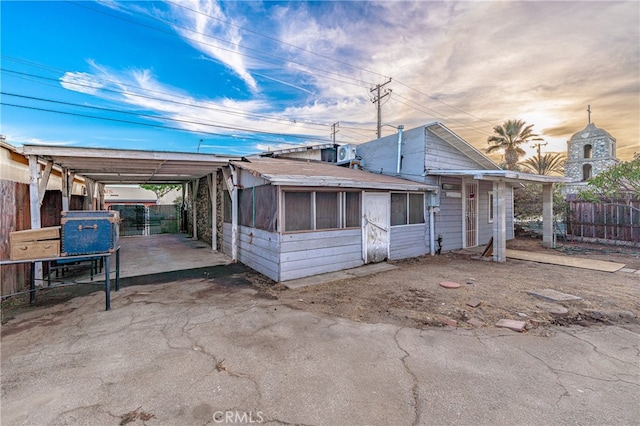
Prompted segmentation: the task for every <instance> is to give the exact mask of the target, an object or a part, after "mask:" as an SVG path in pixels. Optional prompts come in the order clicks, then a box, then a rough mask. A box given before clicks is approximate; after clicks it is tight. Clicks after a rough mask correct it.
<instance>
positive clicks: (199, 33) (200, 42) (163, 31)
mask: <svg viewBox="0 0 640 426" xmlns="http://www.w3.org/2000/svg"><path fill="white" fill-rule="evenodd" d="M65 2H66V3H70V4H73V5H75V6H79V7H83V8H85V9H88V10H91V11H94V12H96V13H101V14H104V15H107V16H111V17H114V18H116V19H120V20H122V21H125V22H129V23H132V24H134V25H138V26H142V27H145V28H149V29H151V30H154V31H158V32H161V33H165V34H169V35H171V36H175V33H173V32H171V31H167V30H163V29H161V28H158V27H154V26H152V25H147V24H144V23H142V22H137V21H134V20H132V19H127V18H125V17H122V16H119V15H115V14H112V13H107V12H105V11H103V10H97V9H94V8H92V7H88V6H86V5H83V4H78V3H76V2H73V1H69V0H65ZM147 17H149V18H150V19H153V20H156V21H159V22H162V23H165V24H168V25H173V26H175V27H178V28H181V29H183V30H186V31H189V32H191V33H194V34H198V35H202V36H205V37H207V38H210V39H213V40H218V41H221V42H223V43H227V44H229V45H232V46H236V47H242V48H244V49H245V50H247V51H252V52H257V53H259V54H260V55H263V56H266V57H270V58H274V59H280V60H282V61H284V63H285V65H284V66H285V67H287V68H291V69H294V68H292V67H291V66H290V64H295V65H299V66H301V67H304V68H309V69H313V70H316V71H320V72H323V73H326V74H329V75H335V76H338V77H341V78H346V79H349V80H353V81H356V82H359V83H365V84H367V85H368V84H371V83H370V82H366V81H364V80H359V79H356V78H354V77H349V76H345V75H342V74H339V73H336V72H333V71H328V70H325V69H322V68H318V67H315V66H313V65H309V64H303V63H301V62H297V61H294V60H291V59H287V58H283V57H280V56H277V55H273V54H270V53H265V52H264V51H260V50H257V49H253V48H250V47H246V46H241V45H240V44H238V43H234V42H231V41H228V40H224V39H222V38H220V37H216V36H213V35H211V34H207V33H203V32H199V31H196V30H193V29H191V28H187V27H183V26H180V25H177V24H175V23H173V22H167V21H165V20H163V19H160V18H158V17H155V16H151V15H147ZM182 38H184V39H187V40H189V41H192V42H195V43H199V44H203V45H205V46H209V47H214V48H216V49H220V50H224V51H226V52H229V53H232V54H234V55H239V56H244V57H247V58H251V59H255V60H258V61H261V62H264V63H267V64H271V65H276V66H280V67H281V66H283V64H282V63H278V62H270V61H266V60H265V59H263V58H261V57H257V56H252V55H248V54H246V53H242V52H238V51H236V50H233V49H228V48H225V47H222V46H219V45H215V44H211V43H205V42H203V41H201V40H196V39H194V38H191V37H186V36H182ZM295 70H296V71H301V72H305V73H307V74H311V75H314V74H313V73H311V72H307V71H304V70H300V69H295ZM323 78H327V79H329V80H333V81H337V82H340V83H345V84H350V85H353V86H357V87H365V86H363V85H362V84H356V83H352V82H349V81H344V80H339V79H336V78H332V77H326V76H323Z"/></svg>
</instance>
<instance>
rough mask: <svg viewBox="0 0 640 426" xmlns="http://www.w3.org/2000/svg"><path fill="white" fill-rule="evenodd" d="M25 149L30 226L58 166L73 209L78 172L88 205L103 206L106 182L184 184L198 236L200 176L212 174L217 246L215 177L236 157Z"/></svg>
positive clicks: (37, 221) (34, 226)
mask: <svg viewBox="0 0 640 426" xmlns="http://www.w3.org/2000/svg"><path fill="white" fill-rule="evenodd" d="M22 154H23V155H24V156H25V157H27V158H28V160H29V175H30V176H29V195H30V208H31V228H32V229H37V228H40V227H41V222H40V207H41V205H42V201H43V200H44V194H45V190H46V187H47V182H48V180H49V176H50V175H51V171H52V170H53V168H54V167H56V168H59V169H60V170H61V171H62V176H63V179H62V209H63V210H68V209H69V199H70V195H71V189H72V186H71V185H72V183H73V180H74V177H76V176H79V177H82V178H84V180H85V187H86V192H87V194H86V195H87V200H89V202H88V203H87V204H86V205H85V208H86V209H87V210H94V209H100V208H102V205H103V203H104V187H105V185H108V184H181V185H182V186H183V197H185V199H186V197H187V196H188V197H190V199H191V201H192V206H193V208H192V215H193V223H194V227H193V228H194V229H193V238H194V240H196V239H197V238H198V235H197V227H196V226H195V223H196V216H197V210H196V203H195V198H196V197H197V194H198V184H199V181H200V179H202V178H205V177H206V178H207V180H208V184H209V189H210V191H209V195H210V200H211V205H212V209H211V211H212V215H211V216H212V217H211V227H212V241H211V247H212V250H213V251H216V246H217V237H216V232H215V231H216V229H217V215H216V211H217V208H216V199H217V194H216V185H215V182H216V180H215V176H216V173H217V171H218V170H220V169H221V167H222V166H225V165H227V164H228V163H229V161H231V160H238V159H240V157H236V156H219V155H214V154H200V153H186V152H167V151H142V150H124V149H105V148H76V147H59V146H55V147H54V146H42V145H24V146H23V147H22ZM36 278H40V279H41V278H42V266H41V265H38V266H37V267H36Z"/></svg>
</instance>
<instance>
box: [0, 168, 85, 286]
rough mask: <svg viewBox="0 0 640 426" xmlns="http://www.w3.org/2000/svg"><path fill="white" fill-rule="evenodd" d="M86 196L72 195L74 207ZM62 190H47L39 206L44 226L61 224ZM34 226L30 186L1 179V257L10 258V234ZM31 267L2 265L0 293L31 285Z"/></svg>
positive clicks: (72, 206) (78, 206)
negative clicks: (32, 222) (32, 223)
mask: <svg viewBox="0 0 640 426" xmlns="http://www.w3.org/2000/svg"><path fill="white" fill-rule="evenodd" d="M83 202H84V197H83V196H80V195H73V196H72V197H71V200H70V202H69V204H70V209H71V210H80V209H82V206H83ZM61 211H62V192H60V191H47V192H46V193H45V197H44V200H43V202H42V206H41V208H40V221H41V225H42V227H46V226H57V225H60V218H61V214H60V212H61ZM30 228H31V206H30V200H29V185H28V184H25V183H17V182H11V181H6V180H0V260H6V259H9V253H10V245H9V234H10V233H11V231H22V230H24V229H30ZM30 280H31V270H30V267H29V265H28V264H19V265H5V266H0V294H1V295H2V296H5V295H7V294H12V293H15V292H18V291H21V290H24V289H26V288H28V287H29V282H30Z"/></svg>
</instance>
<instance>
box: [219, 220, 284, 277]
mask: <svg viewBox="0 0 640 426" xmlns="http://www.w3.org/2000/svg"><path fill="white" fill-rule="evenodd" d="M238 236H239V241H238V260H239V261H240V262H242V263H243V264H245V265H247V266H248V267H250V268H251V269H255V270H256V271H258V272H260V273H261V274H263V275H265V276H267V277H269V278H271V279H272V280H274V281H278V273H279V270H278V256H279V254H278V252H279V246H280V234H278V233H275V232H267V231H263V230H261V229H256V228H249V227H246V226H238ZM222 251H223V252H224V253H225V254H231V224H230V223H225V224H224V226H223V237H222Z"/></svg>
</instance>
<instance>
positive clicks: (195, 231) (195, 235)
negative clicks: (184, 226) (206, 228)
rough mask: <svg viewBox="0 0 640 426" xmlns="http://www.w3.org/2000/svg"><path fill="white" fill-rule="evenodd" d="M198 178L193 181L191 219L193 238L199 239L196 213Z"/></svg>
mask: <svg viewBox="0 0 640 426" xmlns="http://www.w3.org/2000/svg"><path fill="white" fill-rule="evenodd" d="M199 183H200V181H199V180H198V179H196V180H193V181H191V218H192V219H191V220H192V221H193V239H194V240H197V239H198V215H197V214H196V213H197V212H196V210H197V209H196V198H198V186H199Z"/></svg>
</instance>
